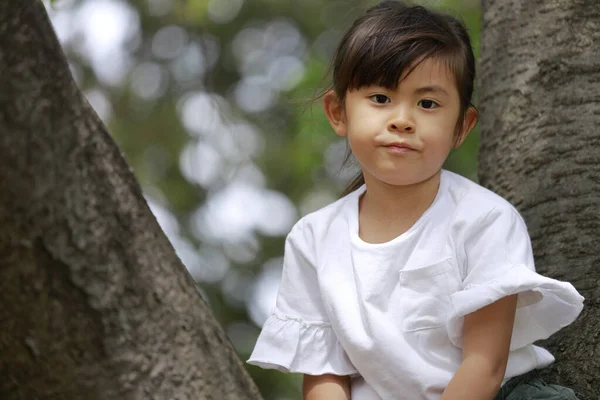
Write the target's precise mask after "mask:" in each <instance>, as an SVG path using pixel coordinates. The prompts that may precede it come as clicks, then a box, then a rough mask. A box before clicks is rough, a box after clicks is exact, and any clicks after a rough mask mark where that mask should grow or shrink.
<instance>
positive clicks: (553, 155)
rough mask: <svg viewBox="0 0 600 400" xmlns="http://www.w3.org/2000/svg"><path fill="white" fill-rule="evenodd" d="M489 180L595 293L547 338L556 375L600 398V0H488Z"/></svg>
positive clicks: (537, 239)
mask: <svg viewBox="0 0 600 400" xmlns="http://www.w3.org/2000/svg"><path fill="white" fill-rule="evenodd" d="M482 6H483V26H482V38H481V39H482V40H481V68H480V80H481V149H480V155H479V159H480V163H479V175H480V179H481V182H482V183H483V184H484V185H485V186H487V187H489V188H491V189H493V190H494V191H496V192H497V193H499V194H501V195H503V196H504V197H506V198H507V199H509V200H510V201H512V202H513V203H514V204H515V205H516V206H517V208H518V209H519V210H520V211H521V213H522V215H523V217H524V218H525V220H526V222H527V224H528V227H529V231H530V234H531V237H532V241H533V247H534V253H535V257H536V265H537V268H538V270H539V271H540V272H541V273H543V274H546V275H548V276H551V277H555V278H558V279H561V280H567V281H570V282H572V283H573V285H574V286H575V287H576V288H577V289H578V290H579V291H580V293H581V294H582V295H583V296H585V297H586V303H585V308H584V311H583V313H582V315H581V316H580V317H579V319H578V320H577V321H576V322H575V323H574V324H573V325H572V326H571V327H569V328H567V329H564V330H563V331H561V332H560V333H558V334H556V335H554V336H553V337H552V338H551V339H549V340H548V341H545V342H544V343H543V345H544V346H547V347H548V348H549V349H550V350H551V351H552V352H553V354H554V355H555V356H556V358H557V362H556V363H555V364H554V366H553V367H552V369H551V371H550V372H549V376H548V378H549V379H551V380H553V381H556V382H560V383H562V384H565V385H569V386H572V387H573V388H574V389H575V390H576V391H577V392H578V394H579V395H580V396H581V398H582V399H598V398H600V386H599V385H598V377H599V376H600V357H599V355H600V348H599V347H598V346H599V343H600V342H599V341H598V339H599V333H600V315H599V313H598V308H599V301H600V289H599V287H598V278H599V275H600V252H599V251H598V243H599V241H600V129H599V128H600V51H599V50H600V47H599V46H600V2H598V0H553V1H548V0H510V1H509V0H484V1H483V4H482Z"/></svg>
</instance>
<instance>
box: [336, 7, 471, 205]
mask: <svg viewBox="0 0 600 400" xmlns="http://www.w3.org/2000/svg"><path fill="white" fill-rule="evenodd" d="M432 57H433V58H436V59H439V60H440V61H442V62H444V63H445V64H446V66H447V67H448V69H449V70H450V71H451V73H452V74H453V75H454V77H455V80H456V87H457V89H458V93H459V97H460V114H459V118H458V121H457V126H456V132H457V133H458V132H460V131H461V129H462V128H463V121H464V116H465V113H466V112H467V110H468V109H469V107H474V106H473V104H472V103H471V98H472V96H473V86H474V80H475V57H474V55H473V49H472V47H471V41H470V38H469V34H468V33H467V30H466V28H465V26H464V25H463V24H462V23H461V22H460V21H459V20H457V19H456V18H454V17H453V16H451V15H448V14H444V13H440V12H436V11H432V10H428V9H426V8H424V7H421V6H407V5H405V4H403V3H401V2H399V1H394V0H386V1H382V2H381V3H380V4H378V5H376V6H374V7H371V8H370V9H368V10H367V11H366V13H365V14H364V15H363V16H361V17H359V18H358V19H357V20H356V21H354V23H353V24H352V26H351V27H350V28H349V29H348V31H347V32H346V33H345V34H344V36H343V37H342V40H341V41H340V43H339V45H338V47H337V49H336V51H335V54H334V57H333V60H332V64H331V71H332V75H333V82H332V85H331V87H330V88H329V90H333V91H334V92H335V94H336V95H337V97H338V99H339V100H340V101H341V102H342V103H343V102H344V101H345V97H346V93H347V92H348V91H349V90H356V89H360V88H362V87H364V86H369V85H378V86H382V87H385V88H388V89H392V90H395V89H397V87H398V84H399V81H400V78H401V77H402V76H406V75H408V73H410V72H411V71H412V70H413V69H414V68H415V67H416V66H417V65H418V64H419V63H421V62H422V61H424V60H426V59H429V58H432ZM457 139H458V136H457V137H455V140H457ZM350 156H351V152H350V150H348V153H347V154H346V158H345V160H344V164H345V163H346V162H347V161H348V160H349V158H350ZM363 183H364V177H363V175H362V173H360V174H359V175H358V176H357V177H356V178H354V180H353V181H352V182H351V183H350V185H349V186H348V187H347V188H346V189H345V190H344V192H343V194H342V196H345V195H346V194H348V193H350V192H352V191H353V190H355V189H357V188H358V187H360V186H361V185H362V184H363Z"/></svg>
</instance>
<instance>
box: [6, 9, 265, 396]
mask: <svg viewBox="0 0 600 400" xmlns="http://www.w3.org/2000/svg"><path fill="white" fill-rule="evenodd" d="M0 398H2V399H4V400H12V399H15V400H28V399H39V400H42V399H68V400H74V399H75V400H77V399H86V400H95V399H97V400H106V399H126V400H127V399H165V400H170V399H193V400H198V399H219V400H220V399H257V398H259V394H258V391H257V389H256V387H255V385H254V384H253V382H252V381H251V380H250V378H249V377H248V375H247V374H246V372H245V370H244V368H243V366H242V364H241V362H240V361H239V359H238V357H237V355H236V353H235V351H234V350H233V348H232V346H231V344H230V342H229V341H228V339H227V337H226V335H225V334H224V332H223V330H222V329H221V328H220V326H219V325H218V323H217V322H216V321H215V319H214V318H213V317H212V316H211V314H210V311H209V309H208V307H207V305H206V304H205V303H204V301H203V300H202V299H201V297H200V294H199V292H198V290H197V287H196V286H195V283H194V282H193V280H192V279H191V277H190V276H189V275H188V274H187V272H186V271H185V269H184V267H183V266H182V264H181V262H180V261H179V260H178V258H177V257H176V255H175V254H174V251H173V249H172V247H171V245H170V244H169V242H168V240H167V239H166V238H165V236H164V234H163V233H162V232H161V230H160V227H159V226H158V224H157V223H156V221H155V219H154V217H153V215H152V214H151V212H150V210H149V208H148V207H147V205H146V203H145V201H144V198H143V197H142V193H141V191H140V188H139V187H138V184H137V183H136V181H135V179H134V177H133V175H132V173H131V171H130V170H129V168H128V166H127V165H126V163H125V161H124V159H123V157H122V156H121V154H120V153H119V151H118V149H117V147H116V146H115V144H114V143H113V141H112V140H111V138H110V137H109V135H108V134H107V132H106V129H105V127H104V126H103V124H102V123H101V121H100V120H99V118H98V117H97V116H96V114H95V113H94V111H93V110H92V109H91V107H90V106H89V105H88V103H87V101H86V100H85V98H84V97H83V96H82V94H81V92H80V91H79V89H78V88H77V87H76V85H75V83H74V81H73V80H72V77H71V74H70V71H69V68H68V65H67V62H66V60H65V57H64V54H63V52H62V49H61V48H60V46H59V43H58V41H57V39H56V36H55V34H54V31H53V29H52V27H51V25H50V22H49V19H48V17H47V14H46V11H45V9H44V7H43V5H42V3H41V2H40V1H39V0H19V1H15V0H11V1H8V0H6V1H0Z"/></svg>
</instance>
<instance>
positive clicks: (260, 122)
mask: <svg viewBox="0 0 600 400" xmlns="http://www.w3.org/2000/svg"><path fill="white" fill-rule="evenodd" d="M375 3H377V1H367V0H343V1H337V0H56V1H54V2H52V4H50V2H49V1H48V0H46V6H47V9H48V12H49V14H50V17H51V19H52V22H53V24H54V27H55V30H56V32H57V34H58V37H59V39H60V41H61V43H62V45H63V48H64V49H65V51H66V53H67V57H68V59H69V61H70V64H71V68H72V72H73V75H74V77H75V79H76V81H77V82H78V84H79V86H80V87H81V88H82V90H83V91H84V93H85V94H86V95H87V97H88V99H89V101H90V103H91V104H92V106H93V107H94V108H95V110H96V112H97V113H98V114H99V116H100V117H101V118H102V120H103V121H104V122H105V123H106V125H107V127H108V130H109V131H110V133H111V135H112V136H113V138H114V140H115V141H116V142H117V144H118V145H119V147H120V148H121V150H122V152H123V153H124V156H125V157H126V159H127V160H128V162H129V164H130V165H131V167H132V168H133V170H134V173H135V175H136V177H137V179H138V181H139V182H140V184H141V186H142V189H143V190H144V193H145V196H146V199H147V200H148V203H149V204H150V207H151V209H152V211H153V212H154V214H155V215H156V217H157V219H158V221H159V223H160V225H161V226H162V228H163V230H164V231H165V233H166V234H167V236H168V237H169V239H170V241H171V243H172V244H173V246H174V248H175V249H176V251H177V254H178V255H179V257H180V258H181V260H182V261H183V263H184V264H185V265H186V267H187V268H188V270H189V272H190V273H191V274H192V276H193V277H194V278H195V280H196V281H197V282H198V286H199V287H200V289H201V292H202V294H203V296H204V298H205V299H206V301H207V302H208V304H209V305H210V307H211V309H212V311H213V313H214V315H215V317H216V318H217V320H218V321H219V322H220V323H221V325H222V326H223V327H224V329H225V330H226V332H227V334H228V335H229V337H230V339H231V341H232V342H233V344H234V346H235V347H236V349H237V351H238V354H239V356H240V358H241V359H242V360H244V361H245V360H246V359H247V358H248V356H249V355H250V352H251V350H252V348H253V346H254V343H255V341H256V338H257V336H258V333H259V331H260V327H261V326H262V324H263V323H264V321H265V320H266V318H267V316H268V314H269V312H270V310H271V309H272V307H273V306H274V304H275V297H276V294H277V288H278V284H279V279H280V275H281V268H282V256H283V242H284V239H285V235H287V233H288V231H289V230H290V228H291V227H292V225H293V224H294V223H295V222H296V221H297V220H298V219H299V218H300V217H301V216H303V215H305V214H307V213H309V212H311V211H314V210H316V209H318V208H320V207H322V206H324V205H326V204H328V203H330V202H332V201H334V200H335V199H337V198H338V197H339V195H340V193H341V192H342V190H343V189H344V188H345V186H346V184H347V183H348V182H349V181H350V180H351V178H352V177H353V175H354V174H355V172H356V166H355V165H352V164H350V165H348V166H343V165H342V161H343V159H344V156H345V152H346V144H345V141H344V140H343V139H340V138H339V137H337V136H336V135H335V134H334V133H333V132H332V131H331V129H330V128H329V125H328V124H327V121H326V119H325V116H324V114H323V112H322V109H321V102H320V101H319V100H316V101H314V102H311V99H312V98H313V97H314V96H315V95H318V94H319V93H320V92H321V91H322V90H323V89H324V88H325V87H327V86H328V84H329V79H328V77H327V76H326V73H327V68H328V63H329V59H330V56H331V54H332V52H333V50H334V48H335V46H336V44H337V41H338V40H339V38H340V37H341V35H342V33H343V30H344V29H345V28H346V27H347V26H348V25H349V23H351V22H352V21H353V20H354V19H355V18H356V16H357V15H359V14H360V13H361V12H362V11H363V10H364V9H365V8H366V7H368V6H371V5H373V4H375ZM413 3H416V4H422V5H425V6H429V7H434V8H439V9H443V10H445V11H449V12H451V13H453V14H454V15H456V16H459V17H460V18H462V19H463V20H464V21H465V23H466V24H467V26H468V28H469V29H470V32H471V36H472V41H473V45H474V47H475V49H476V55H477V54H478V52H479V51H478V47H479V29H480V27H479V18H480V4H479V0H437V1H436V0H429V1H425V0H423V1H414V2H413ZM475 103H476V104H477V100H476V99H475ZM477 146H478V132H477V129H476V130H475V132H473V134H471V135H470V137H469V139H468V140H467V142H466V143H465V144H464V145H463V146H462V148H461V149H460V150H458V151H456V152H455V153H453V154H452V155H451V157H450V159H449V160H448V162H447V166H446V167H447V168H448V169H450V170H453V171H456V172H458V173H461V174H462V175H464V176H467V177H468V178H471V179H476V152H477ZM248 371H249V372H250V374H251V375H252V377H253V379H254V381H255V382H256V383H257V384H258V385H259V387H260V390H261V392H262V394H263V396H264V397H265V399H267V400H270V399H279V400H283V399H297V398H300V397H301V396H300V393H301V391H300V385H301V377H300V376H296V375H286V374H283V373H280V372H277V371H265V370H261V369H259V368H257V367H253V366H248Z"/></svg>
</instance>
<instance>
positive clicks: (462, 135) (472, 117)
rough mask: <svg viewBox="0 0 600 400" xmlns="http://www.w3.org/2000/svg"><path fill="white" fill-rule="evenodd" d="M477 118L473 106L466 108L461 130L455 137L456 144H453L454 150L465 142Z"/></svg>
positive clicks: (476, 112) (477, 114)
mask: <svg viewBox="0 0 600 400" xmlns="http://www.w3.org/2000/svg"><path fill="white" fill-rule="evenodd" d="M478 116H479V112H478V111H477V109H476V108H475V107H473V106H470V107H469V108H467V112H465V119H464V120H463V125H462V129H461V131H460V132H458V136H457V137H456V142H455V143H454V146H453V147H454V148H455V149H457V148H459V147H460V145H461V144H462V143H463V142H464V141H465V139H466V138H467V136H468V135H469V132H471V130H472V129H473V128H474V127H475V125H476V124H477V117H478Z"/></svg>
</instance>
